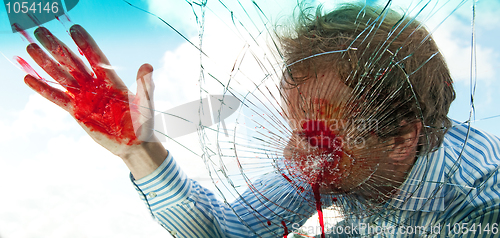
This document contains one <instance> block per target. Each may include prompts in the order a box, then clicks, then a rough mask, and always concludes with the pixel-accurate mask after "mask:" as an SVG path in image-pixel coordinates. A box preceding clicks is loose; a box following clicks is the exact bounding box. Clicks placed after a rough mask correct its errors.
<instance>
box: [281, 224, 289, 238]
mask: <svg viewBox="0 0 500 238" xmlns="http://www.w3.org/2000/svg"><path fill="white" fill-rule="evenodd" d="M281 225H283V229H284V231H283V238H286V237H287V236H288V227H286V223H285V221H281Z"/></svg>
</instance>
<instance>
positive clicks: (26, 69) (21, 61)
mask: <svg viewBox="0 0 500 238" xmlns="http://www.w3.org/2000/svg"><path fill="white" fill-rule="evenodd" d="M14 60H16V62H17V63H18V64H19V65H20V66H21V68H22V69H23V71H24V72H25V73H27V74H29V75H31V76H33V77H34V78H38V79H42V77H40V75H38V73H37V72H36V71H35V70H34V69H33V68H32V67H31V65H29V64H28V62H26V60H24V59H23V58H21V57H19V56H15V57H14Z"/></svg>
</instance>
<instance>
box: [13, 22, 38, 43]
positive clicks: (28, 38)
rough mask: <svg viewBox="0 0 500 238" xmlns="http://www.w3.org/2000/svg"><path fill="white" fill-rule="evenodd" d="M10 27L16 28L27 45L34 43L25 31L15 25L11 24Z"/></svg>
mask: <svg viewBox="0 0 500 238" xmlns="http://www.w3.org/2000/svg"><path fill="white" fill-rule="evenodd" d="M12 26H13V27H14V28H16V31H17V32H19V33H20V34H21V35H23V36H24V38H26V40H28V42H29V43H35V42H34V41H33V39H32V38H31V36H29V35H28V33H26V31H25V30H23V29H21V27H20V26H19V25H18V24H17V23H14V24H12Z"/></svg>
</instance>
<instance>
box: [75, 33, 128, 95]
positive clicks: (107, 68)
mask: <svg viewBox="0 0 500 238" xmlns="http://www.w3.org/2000/svg"><path fill="white" fill-rule="evenodd" d="M70 34H71V38H73V40H74V41H75V43H76V45H77V46H78V47H79V48H80V50H81V51H82V52H83V54H84V55H85V57H86V58H87V60H88V61H89V63H90V66H91V67H92V69H93V70H94V72H95V74H96V76H97V78H103V79H108V80H109V81H110V82H111V83H113V84H114V85H115V86H116V87H117V88H119V89H123V90H126V88H127V87H126V86H125V84H124V83H123V82H122V81H121V79H120V78H119V77H118V76H117V75H116V72H115V71H114V70H113V68H112V67H111V64H110V63H109V60H108V58H106V56H105V55H104V53H102V51H101V49H100V48H99V46H97V43H96V42H95V41H94V39H93V38H92V37H91V36H90V34H89V33H88V32H87V31H86V30H85V29H83V27H81V26H80V25H73V26H72V27H71V28H70Z"/></svg>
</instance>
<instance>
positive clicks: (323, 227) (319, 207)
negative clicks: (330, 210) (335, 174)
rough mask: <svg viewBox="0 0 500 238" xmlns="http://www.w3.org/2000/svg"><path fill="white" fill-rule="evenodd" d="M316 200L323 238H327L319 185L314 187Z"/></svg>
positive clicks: (316, 184) (315, 184)
mask: <svg viewBox="0 0 500 238" xmlns="http://www.w3.org/2000/svg"><path fill="white" fill-rule="evenodd" d="M312 190H313V194H314V200H315V201H316V211H318V218H319V225H320V226H321V238H325V222H324V220H323V210H322V209H321V205H322V204H321V194H320V193H319V183H314V184H313V185H312Z"/></svg>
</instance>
